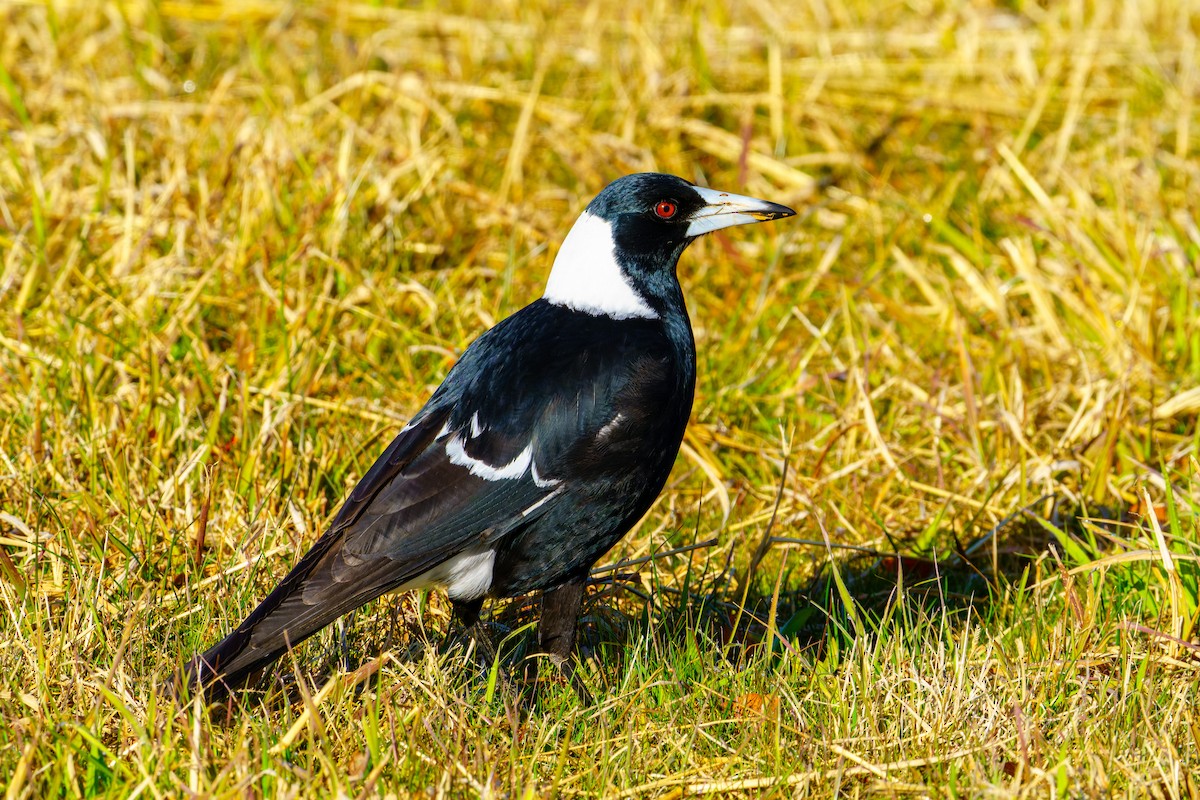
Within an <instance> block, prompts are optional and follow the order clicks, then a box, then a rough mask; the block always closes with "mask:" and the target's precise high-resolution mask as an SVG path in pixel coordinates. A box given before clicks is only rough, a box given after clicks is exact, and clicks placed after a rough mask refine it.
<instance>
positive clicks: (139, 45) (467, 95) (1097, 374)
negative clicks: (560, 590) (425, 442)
mask: <svg viewBox="0 0 1200 800" xmlns="http://www.w3.org/2000/svg"><path fill="white" fill-rule="evenodd" d="M1044 5H1046V8H1042V7H1041V6H1039V5H1036V4H1027V3H1001V4H996V5H994V6H990V5H988V4H986V3H974V4H958V3H946V4H943V3H909V4H896V3H861V2H850V0H830V1H829V2H812V3H803V4H795V5H790V4H772V3H767V2H761V3H754V2H751V3H730V4H709V3H700V2H684V3H675V4H667V3H655V4H650V5H643V6H639V5H633V6H627V7H619V8H616V7H610V6H609V5H608V4H600V3H592V4H569V5H562V6H560V5H559V4H554V3H544V2H528V3H507V2H502V3H493V4H470V3H467V4H462V5H455V6H453V7H450V6H445V5H444V4H428V5H427V6H426V7H423V8H406V9H393V8H385V7H379V6H376V5H374V4H369V3H362V4H354V3H337V4H334V3H312V4H298V5H288V4H281V3H275V2H256V3H228V4H226V3H170V2H162V3H156V4H153V3H123V4H75V3H70V4H68V3H54V4H50V5H45V4H35V3H17V4H10V5H0V132H2V134H3V136H2V137H0V141H2V144H3V147H2V148H0V610H2V613H3V618H4V622H3V624H2V625H0V669H2V670H3V678H0V720H3V723H4V724H0V776H2V777H3V780H0V783H3V784H5V785H6V786H7V796H9V797H39V798H40V797H49V796H67V795H69V796H76V795H87V796H92V795H100V794H105V795H111V796H127V795H132V794H138V795H148V796H175V795H183V794H187V793H204V794H210V795H215V796H235V795H236V796H244V795H246V794H251V795H255V794H258V795H265V796H313V795H332V794H334V793H342V794H345V795H346V796H363V797H366V796H373V795H387V794H389V793H390V794H394V795H396V796H404V795H405V794H407V793H409V792H412V791H415V790H424V789H427V788H429V789H432V790H433V791H434V792H435V793H439V792H440V793H447V794H452V795H474V794H479V795H483V794H493V795H500V794H505V795H513V796H522V797H524V796H543V795H545V796H554V795H559V796H577V795H583V796H588V795H600V794H603V795H609V796H645V795H650V796H658V795H663V796H679V795H680V794H682V793H698V794H715V793H730V792H732V793H738V792H740V793H742V794H746V795H756V796H757V795H760V794H763V793H764V792H766V793H773V794H774V795H777V796H793V795H794V796H802V797H809V796H812V797H832V796H841V795H858V794H879V793H882V794H908V793H914V794H918V795H920V794H929V795H936V796H944V797H957V796H963V797H976V796H981V795H986V796H992V795H1001V796H1018V795H1021V796H1024V795H1032V796H1061V795H1070V796H1080V795H1083V796H1092V795H1108V794H1117V795H1122V796H1131V797H1133V796H1137V797H1140V796H1146V795H1149V794H1157V795H1158V796H1163V797H1187V796H1196V795H1197V793H1200V785H1198V784H1197V781H1196V779H1195V777H1193V776H1194V775H1195V774H1197V773H1198V772H1200V754H1198V750H1200V733H1198V732H1200V720H1198V719H1197V715H1196V712H1195V709H1196V707H1197V705H1198V704H1200V678H1198V677H1197V670H1198V669H1200V659H1198V656H1200V645H1197V643H1196V642H1197V634H1196V630H1195V627H1196V623H1197V598H1198V594H1200V591H1198V588H1197V581H1198V577H1200V573H1198V570H1197V566H1196V565H1197V558H1198V557H1200V534H1198V531H1197V522H1196V519H1197V513H1198V512H1200V464H1198V461H1197V459H1198V454H1197V443H1198V439H1197V431H1196V419H1197V415H1198V414H1200V391H1198V390H1197V389H1196V387H1197V386H1198V385H1200V322H1198V320H1200V222H1198V219H1200V213H1198V200H1197V198H1198V197H1200V191H1198V189H1200V146H1198V142H1200V114H1198V113H1197V111H1196V105H1197V92H1198V90H1200V66H1198V65H1197V55H1196V37H1197V33H1198V32H1200V31H1198V30H1197V21H1196V16H1195V14H1194V10H1193V9H1192V8H1191V4H1189V3H1188V2H1170V1H1169V0H1162V1H1161V2H1154V1H1153V0H1147V2H1142V3H1132V2H1131V3H1116V2H1111V1H1105V0H1097V1H1096V2H1091V3H1061V4H1060V3H1049V4H1044ZM646 169H654V170H660V171H666V172H672V173H675V174H679V175H682V176H683V177H686V178H688V179H691V180H696V181H701V182H705V183H708V184H710V185H713V186H718V187H722V188H728V189H731V190H734V191H743V192H746V193H749V194H754V195H757V196H761V197H766V198H770V199H772V200H776V201H778V202H781V203H786V204H788V205H791V206H794V207H796V208H797V209H799V210H800V211H801V215H800V217H799V218H798V219H794V220H787V221H784V222H779V223H773V224H770V225H763V226H754V227H753V228H748V229H739V230H737V231H735V232H732V233H729V234H728V235H719V236H714V237H710V239H709V240H707V241H704V242H702V243H700V244H698V245H696V246H695V247H693V248H692V250H690V251H689V252H688V253H687V254H686V255H685V256H684V259H683V262H682V263H681V267H680V273H681V279H682V280H683V283H684V285H685V291H686V293H687V296H688V298H689V309H690V312H691V315H692V318H693V323H694V325H695V328H696V334H697V339H698V345H699V349H700V378H699V384H698V392H697V401H696V406H695V410H694V413H693V418H692V424H691V427H690V429H689V434H688V438H687V441H686V446H685V449H684V453H683V455H682V456H681V457H680V459H679V463H678V465H677V468H676V471H675V474H674V475H673V477H672V481H671V483H670V484H669V487H668V490H667V491H666V492H665V493H664V495H663V497H662V498H661V499H660V500H659V502H658V503H657V504H656V505H655V507H654V508H653V510H652V511H651V512H650V514H649V515H648V516H647V518H646V520H645V521H644V522H643V523H642V525H641V526H640V527H639V528H638V529H637V530H636V531H634V532H633V533H632V534H631V535H630V536H629V537H628V539H627V540H625V541H624V542H622V543H621V544H620V545H619V546H618V547H617V548H616V549H615V550H614V551H613V552H612V553H611V554H610V555H609V556H608V557H607V558H606V560H605V561H604V562H602V564H609V565H612V564H617V563H618V562H621V563H620V564H619V565H618V569H617V570H616V572H618V573H621V574H620V576H619V577H620V579H619V580H613V581H607V582H598V585H597V587H596V588H595V589H594V590H593V592H592V595H591V598H590V600H589V603H588V605H587V607H586V616H585V620H584V636H583V638H584V641H585V648H584V650H585V654H586V655H588V656H589V657H588V659H587V661H586V663H585V665H584V673H585V676H586V679H587V681H588V682H589V683H590V684H591V685H592V686H593V687H594V688H595V689H596V693H597V696H598V698H599V701H598V703H597V704H596V705H594V706H592V707H587V708H584V707H580V706H579V704H578V703H577V702H576V701H575V699H574V695H573V694H572V693H571V691H570V690H569V689H568V688H567V687H565V686H562V685H558V684H555V683H553V682H544V685H543V686H542V694H541V697H540V699H539V700H538V702H537V703H536V704H535V705H533V706H529V705H520V704H518V703H516V702H514V700H513V699H512V698H511V697H508V696H506V695H505V694H504V693H502V692H498V693H493V692H492V691H491V687H490V686H489V683H488V681H487V678H486V676H481V675H479V674H478V671H477V670H475V669H474V668H473V667H472V666H471V665H470V663H469V660H468V659H467V658H466V654H465V653H464V652H463V649H462V648H461V647H456V646H453V645H448V644H447V643H446V641H445V640H446V637H447V634H452V633H453V630H452V626H451V624H450V615H449V609H448V606H447V603H446V601H445V599H444V598H443V597H441V596H439V595H437V594H433V595H429V596H415V595H413V596H403V597H399V598H391V599H387V600H383V601H380V602H378V603H376V604H373V605H372V606H369V607H368V608H367V609H366V610H364V611H362V612H359V613H358V614H356V615H353V616H352V617H350V618H348V619H347V620H346V622H345V624H344V625H341V626H335V628H334V629H331V631H329V632H327V633H326V634H323V635H322V636H321V637H319V638H318V639H316V640H314V641H313V642H312V643H309V644H306V645H305V646H304V647H303V648H301V649H299V650H298V651H297V652H296V654H295V658H292V659H287V660H285V662H284V663H283V664H281V666H280V669H279V674H280V675H281V676H283V677H284V678H286V679H288V680H290V681H291V683H290V693H289V694H286V695H285V694H284V693H281V692H278V691H272V692H270V693H268V694H267V695H266V696H258V695H254V696H251V697H250V698H249V699H248V700H247V701H246V703H245V705H244V706H232V707H226V708H220V709H217V710H216V711H215V712H214V713H211V714H210V713H207V712H205V711H203V710H202V709H200V708H199V707H197V706H196V705H188V706H182V707H181V706H179V705H178V704H176V703H175V701H173V700H170V699H168V698H167V697H166V696H165V695H163V694H161V693H160V691H159V687H160V686H161V685H162V684H164V683H165V682H166V681H168V680H169V679H170V677H171V675H172V673H173V672H174V670H176V669H177V668H178V666H179V665H180V663H181V662H182V661H183V660H184V659H186V658H188V657H190V655H191V654H192V653H193V652H195V651H196V650H197V649H198V648H200V647H202V646H205V645H207V644H210V643H211V642H212V641H214V640H215V639H216V638H217V637H218V636H219V635H221V634H223V633H224V632H225V631H226V630H227V629H228V628H229V626H230V625H231V624H234V623H235V622H236V621H237V620H239V619H241V617H242V616H243V615H244V614H245V613H246V612H248V611H249V609H250V608H251V607H253V605H254V604H255V603H256V602H257V601H258V600H259V599H261V597H262V596H263V594H264V593H265V592H266V591H267V590H269V588H270V587H271V586H273V585H274V582H275V581H276V580H277V579H278V578H279V577H280V576H281V575H282V574H283V572H284V571H285V570H286V569H287V568H288V567H289V566H291V564H292V563H294V561H295V559H296V558H298V556H299V554H300V553H302V552H303V551H304V550H305V549H306V547H307V546H308V545H309V544H311V542H312V541H314V540H315V538H316V537H317V536H318V535H319V534H320V532H321V530H322V528H323V526H324V524H326V523H327V521H328V520H329V519H330V517H331V515H332V514H333V513H334V512H335V511H336V509H337V505H338V503H339V502H340V501H341V499H342V498H343V497H344V496H345V495H346V493H347V492H348V491H349V489H350V488H351V487H352V486H353V484H354V482H355V480H356V479H357V478H358V477H359V476H361V475H362V474H363V472H364V471H365V470H366V468H367V467H368V466H369V465H370V463H371V461H372V459H373V458H374V457H375V455H376V454H377V453H378V452H380V450H382V448H383V447H384V446H385V445H386V443H387V441H388V440H389V439H390V437H391V436H392V435H393V434H394V432H395V431H396V430H397V429H398V428H399V427H400V426H402V425H403V424H404V423H405V422H406V421H407V420H408V418H409V416H410V415H411V414H412V413H413V412H414V411H416V410H417V409H418V408H419V407H420V406H421V404H422V403H423V402H424V400H425V398H426V397H427V396H428V394H429V392H430V391H431V390H432V388H433V387H434V386H436V385H437V383H438V382H439V381H440V380H441V378H442V377H443V376H444V375H445V373H446V370H447V369H448V368H449V366H450V365H451V364H452V363H453V361H454V359H455V358H456V357H457V355H458V354H459V353H461V351H462V349H463V348H464V347H465V346H466V345H467V344H468V343H469V342H470V341H471V340H472V339H473V338H474V337H475V336H476V335H478V334H479V333H480V332H481V331H482V330H484V329H485V328H486V327H487V326H489V325H491V324H493V323H494V322H496V321H497V320H499V319H501V318H502V317H503V316H505V315H507V314H509V313H511V312H513V311H515V310H516V309H518V308H519V307H521V306H522V305H523V304H524V303H526V302H528V301H530V300H531V299H533V298H535V297H537V296H538V295H539V294H540V292H541V286H542V283H543V281H544V279H545V276H546V274H547V271H548V269H549V266H550V263H551V260H552V258H553V255H554V252H555V250H556V248H557V245H558V242H559V241H560V240H561V238H562V236H563V235H564V233H565V231H566V230H567V229H568V227H569V225H570V224H571V222H572V220H573V219H574V217H575V215H576V214H577V213H578V212H579V210H580V209H581V208H582V207H583V205H584V204H585V203H586V202H587V201H588V199H590V198H591V197H592V196H593V195H594V194H595V193H596V192H597V191H599V190H600V188H602V187H603V186H604V185H605V184H606V183H607V182H608V181H609V180H611V179H613V178H615V177H617V176H619V175H621V174H624V173H626V172H632V171H638V170H646ZM694 545H695V547H693V546H694ZM849 547H854V548H865V550H863V549H858V550H854V549H847V548H849ZM670 551H677V552H675V553H674V554H671V555H667V556H664V557H659V558H654V559H649V560H648V559H647V557H648V556H652V555H657V554H663V553H668V552H670ZM630 562H632V563H630ZM634 572H636V573H637V574H636V575H631V574H629V573H634ZM598 578H605V579H607V578H611V571H610V572H605V573H603V574H602V575H599V576H598ZM535 610H536V603H535V602H531V601H516V602H514V603H511V604H505V605H502V606H501V607H499V608H497V609H496V610H495V615H494V616H495V619H496V620H497V622H498V623H499V624H500V626H502V627H500V628H498V630H499V631H503V630H513V631H515V633H514V634H513V636H512V637H511V638H510V639H509V640H508V644H509V647H510V648H511V652H512V653H513V654H514V655H513V658H514V659H515V658H517V657H518V656H519V654H520V653H521V652H522V649H523V648H524V647H525V645H526V643H527V640H526V638H525V637H527V636H528V629H527V628H525V627H524V626H525V625H526V623H528V622H530V621H531V620H532V619H535V618H536V614H534V613H532V612H534V611H535ZM348 671H352V672H353V675H351V676H347V675H346V673H347V672H348Z"/></svg>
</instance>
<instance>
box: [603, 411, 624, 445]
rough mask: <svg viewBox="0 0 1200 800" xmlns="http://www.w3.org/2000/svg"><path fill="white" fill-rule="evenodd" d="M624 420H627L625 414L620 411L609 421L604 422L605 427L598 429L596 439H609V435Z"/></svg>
mask: <svg viewBox="0 0 1200 800" xmlns="http://www.w3.org/2000/svg"><path fill="white" fill-rule="evenodd" d="M624 421H625V415H624V414H622V413H621V412H619V411H618V412H617V415H616V416H615V417H613V418H612V420H610V421H609V422H606V423H605V424H604V427H603V428H601V429H600V430H598V431H596V439H597V440H603V439H607V438H608V437H609V435H610V434H612V432H613V431H615V430H616V429H617V426H618V425H620V424H621V423H622V422H624Z"/></svg>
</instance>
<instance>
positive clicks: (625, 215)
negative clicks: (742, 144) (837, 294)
mask: <svg viewBox="0 0 1200 800" xmlns="http://www.w3.org/2000/svg"><path fill="white" fill-rule="evenodd" d="M795 213H796V212H795V211H793V210H792V209H790V208H787V207H786V206H781V205H778V204H776V203H771V202H768V201H766V200H759V199H757V198H753V197H744V196H742V195H736V194H730V193H728V192H718V191H715V190H713V189H705V188H702V187H699V186H694V185H693V184H690V183H688V182H687V181H685V180H683V179H682V178H676V177H675V176H673V175H661V174H658V173H653V172H644V173H638V174H635V175H626V176H625V177H623V178H619V179H617V180H615V181H613V182H612V183H610V184H609V185H608V186H607V187H605V189H604V191H602V192H600V194H598V195H597V196H596V199H595V200H593V201H592V202H591V203H590V204H589V205H588V207H587V209H586V210H585V211H584V213H583V215H582V216H581V217H580V218H579V220H578V221H577V222H576V223H575V227H574V228H572V229H571V233H570V234H568V236H567V239H566V241H564V242H563V246H562V249H561V250H560V251H559V254H558V258H557V259H556V260H555V262H554V269H553V271H552V272H551V274H550V281H549V282H548V284H547V286H546V295H545V296H546V299H547V300H550V301H551V302H558V303H561V304H563V305H568V306H571V307H573V308H578V309H579V310H582V311H588V312H590V313H602V314H607V315H609V316H615V317H618V318H622V317H635V316H642V317H653V316H660V315H661V314H662V313H663V312H664V311H666V310H667V309H668V308H669V307H672V306H675V305H678V307H679V308H680V309H682V303H683V298H682V294H681V292H680V289H679V281H678V280H677V278H676V276H675V265H676V263H677V262H678V261H679V256H680V254H682V253H683V251H684V249H685V248H686V247H687V246H688V245H689V244H691V243H692V242H693V241H695V240H696V239H697V238H698V237H700V236H702V235H704V234H706V233H709V232H711V231H715V230H719V229H720V228H727V227H730V226H733V225H745V224H748V223H752V222H762V221H765V220H770V219H779V218H781V217H790V216H792V215H794V214H795Z"/></svg>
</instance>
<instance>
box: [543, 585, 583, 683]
mask: <svg viewBox="0 0 1200 800" xmlns="http://www.w3.org/2000/svg"><path fill="white" fill-rule="evenodd" d="M583 587H584V581H583V580H579V581H572V582H571V583H564V584H563V585H561V586H557V587H555V588H553V589H550V590H549V591H547V592H545V593H543V594H542V618H541V621H540V622H538V646H539V648H540V649H541V651H542V652H543V653H545V654H546V655H547V656H549V657H550V663H552V664H554V666H556V667H557V668H558V671H559V672H561V673H562V676H563V677H564V678H566V679H567V682H568V683H569V684H571V688H572V689H574V690H575V694H576V695H578V696H579V700H580V702H582V703H583V704H584V705H591V703H592V695H591V694H590V693H589V692H588V690H587V687H586V686H584V685H583V682H582V681H581V680H580V679H579V676H578V675H576V674H575V652H574V651H575V627H576V624H577V623H578V622H579V609H580V608H581V607H582V605H583Z"/></svg>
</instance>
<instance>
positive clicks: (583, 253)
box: [542, 211, 658, 319]
mask: <svg viewBox="0 0 1200 800" xmlns="http://www.w3.org/2000/svg"><path fill="white" fill-rule="evenodd" d="M542 296H543V297H545V298H546V299H547V300H548V301H550V302H551V303H554V304H555V305H560V306H566V307H567V308H573V309H575V310H576V311H584V312H587V313H588V314H597V315H604V316H608V317H612V318H613V319H629V318H631V317H644V318H647V319H657V318H658V314H656V313H655V312H654V309H652V308H651V307H650V306H649V305H647V303H646V301H645V300H644V299H642V296H641V295H639V294H638V293H637V291H636V290H635V289H634V288H633V287H632V286H631V285H630V284H629V281H628V279H627V278H626V277H625V273H623V272H622V271H621V265H620V264H618V263H617V254H616V245H615V243H614V242H613V235H612V225H611V224H610V223H609V222H608V221H607V220H604V219H601V218H600V217H597V216H593V215H592V214H589V213H588V212H586V211H585V212H583V213H582V214H580V215H579V219H578V220H576V221H575V224H574V225H573V226H572V227H571V231H570V233H568V234H567V238H566V239H564V240H563V243H562V247H560V248H559V250H558V256H556V257H555V259H554V266H553V268H551V270H550V279H549V280H548V281H546V293H545V294H544V295H542Z"/></svg>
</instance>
